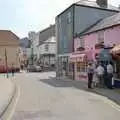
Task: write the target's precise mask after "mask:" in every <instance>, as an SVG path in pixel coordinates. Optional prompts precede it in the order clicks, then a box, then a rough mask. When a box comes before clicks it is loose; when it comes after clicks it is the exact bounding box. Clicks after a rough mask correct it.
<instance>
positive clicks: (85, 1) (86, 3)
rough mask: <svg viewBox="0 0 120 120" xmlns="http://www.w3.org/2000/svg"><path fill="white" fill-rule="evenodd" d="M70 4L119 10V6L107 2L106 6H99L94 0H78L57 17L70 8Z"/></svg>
mask: <svg viewBox="0 0 120 120" xmlns="http://www.w3.org/2000/svg"><path fill="white" fill-rule="evenodd" d="M72 6H82V7H89V8H95V9H101V10H107V11H113V12H119V11H120V10H119V8H117V7H115V6H112V5H110V4H108V6H107V8H103V7H100V6H99V5H97V3H96V2H95V1H88V0H80V1H79V2H76V3H73V4H72V5H70V6H69V7H68V8H66V9H65V10H64V11H63V12H61V13H60V14H59V15H57V17H59V16H60V15H62V14H63V13H64V12H66V11H67V10H68V9H70V8H71V7H72Z"/></svg>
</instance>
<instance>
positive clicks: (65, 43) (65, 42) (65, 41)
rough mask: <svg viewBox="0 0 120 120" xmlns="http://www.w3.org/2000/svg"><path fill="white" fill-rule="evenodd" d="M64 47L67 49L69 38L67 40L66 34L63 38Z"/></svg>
mask: <svg viewBox="0 0 120 120" xmlns="http://www.w3.org/2000/svg"><path fill="white" fill-rule="evenodd" d="M63 48H64V49H67V40H66V36H64V38H63Z"/></svg>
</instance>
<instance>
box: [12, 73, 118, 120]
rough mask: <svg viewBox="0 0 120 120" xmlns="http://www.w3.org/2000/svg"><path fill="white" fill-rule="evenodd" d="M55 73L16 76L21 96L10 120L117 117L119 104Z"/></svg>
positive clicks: (81, 119)
mask: <svg viewBox="0 0 120 120" xmlns="http://www.w3.org/2000/svg"><path fill="white" fill-rule="evenodd" d="M54 77H55V73H54V72H44V73H21V74H18V75H16V80H15V82H16V84H17V86H19V87H20V97H19V101H18V104H17V107H16V110H15V113H14V116H13V119H12V120H107V119H108V120H118V118H120V106H119V105H117V104H116V103H115V102H112V101H111V100H109V99H108V98H106V97H104V96H101V95H97V94H95V93H94V92H92V91H90V90H89V89H87V88H86V84H84V83H83V84H82V83H80V82H78V81H69V80H56V79H54Z"/></svg>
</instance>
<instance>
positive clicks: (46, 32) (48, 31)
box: [39, 25, 55, 45]
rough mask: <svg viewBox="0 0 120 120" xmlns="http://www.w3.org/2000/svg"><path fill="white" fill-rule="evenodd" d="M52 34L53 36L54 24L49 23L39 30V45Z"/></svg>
mask: <svg viewBox="0 0 120 120" xmlns="http://www.w3.org/2000/svg"><path fill="white" fill-rule="evenodd" d="M52 36H55V25H50V26H49V27H48V28H46V29H44V30H42V31H40V32H39V45H40V44H42V43H43V42H44V41H46V40H48V39H49V38H50V37H52Z"/></svg>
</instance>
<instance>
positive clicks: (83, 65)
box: [77, 62, 87, 72]
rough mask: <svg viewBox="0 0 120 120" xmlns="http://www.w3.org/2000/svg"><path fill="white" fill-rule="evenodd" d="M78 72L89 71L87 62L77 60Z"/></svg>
mask: <svg viewBox="0 0 120 120" xmlns="http://www.w3.org/2000/svg"><path fill="white" fill-rule="evenodd" d="M77 72H87V63H86V62H77Z"/></svg>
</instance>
